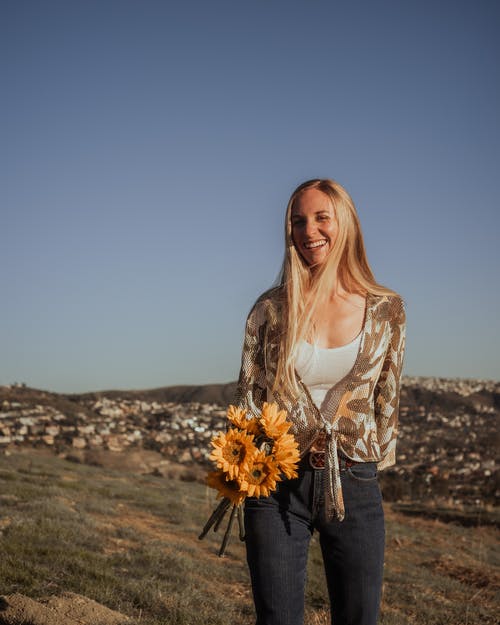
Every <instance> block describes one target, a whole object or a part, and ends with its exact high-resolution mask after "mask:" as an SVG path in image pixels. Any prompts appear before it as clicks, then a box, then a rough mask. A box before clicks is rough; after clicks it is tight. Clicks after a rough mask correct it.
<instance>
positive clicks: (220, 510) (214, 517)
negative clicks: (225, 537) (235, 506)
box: [198, 497, 231, 540]
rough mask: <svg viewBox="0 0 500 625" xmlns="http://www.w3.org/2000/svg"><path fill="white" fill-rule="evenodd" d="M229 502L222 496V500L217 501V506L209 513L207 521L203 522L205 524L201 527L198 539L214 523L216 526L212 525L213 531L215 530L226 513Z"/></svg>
mask: <svg viewBox="0 0 500 625" xmlns="http://www.w3.org/2000/svg"><path fill="white" fill-rule="evenodd" d="M230 503H231V502H230V501H229V499H228V498H227V497H224V498H223V499H222V501H221V502H220V503H219V505H218V506H217V508H216V509H215V510H214V511H213V512H212V514H211V515H210V518H209V519H208V521H207V522H206V523H205V526H204V527H203V530H202V532H201V534H200V535H199V536H198V538H199V540H202V539H203V538H205V536H206V535H207V534H208V532H209V530H210V528H211V527H212V525H214V523H216V524H217V525H216V527H214V532H216V531H217V528H218V527H219V525H220V522H221V521H222V517H223V516H224V515H225V514H226V511H227V509H228V508H229V504H230Z"/></svg>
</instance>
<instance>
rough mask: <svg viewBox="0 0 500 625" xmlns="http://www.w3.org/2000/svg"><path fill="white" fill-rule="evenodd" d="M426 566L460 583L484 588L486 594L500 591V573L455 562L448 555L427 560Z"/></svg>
mask: <svg viewBox="0 0 500 625" xmlns="http://www.w3.org/2000/svg"><path fill="white" fill-rule="evenodd" d="M427 566H429V568H432V569H433V570H435V571H439V572H440V573H443V574H445V575H448V577H452V578H453V579H456V580H458V581H459V582H461V583H462V584H467V585H468V586H473V587H474V588H478V589H481V590H484V591H485V593H486V594H494V593H496V592H499V591H500V574H498V573H496V572H495V571H492V570H489V569H488V570H486V569H479V568H473V567H469V566H463V565H462V564H458V563H457V562H455V560H454V558H452V557H450V556H441V557H440V558H437V559H436V560H432V561H431V562H428V563H427Z"/></svg>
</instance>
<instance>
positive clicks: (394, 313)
mask: <svg viewBox="0 0 500 625" xmlns="http://www.w3.org/2000/svg"><path fill="white" fill-rule="evenodd" d="M369 297H370V298H371V299H372V302H373V307H374V309H375V311H376V313H377V316H378V317H379V318H385V319H387V320H388V321H390V322H391V323H404V322H405V320H406V312H405V302H404V299H403V298H402V297H401V295H399V294H398V293H396V292H395V291H390V292H388V293H384V294H374V293H370V295H369Z"/></svg>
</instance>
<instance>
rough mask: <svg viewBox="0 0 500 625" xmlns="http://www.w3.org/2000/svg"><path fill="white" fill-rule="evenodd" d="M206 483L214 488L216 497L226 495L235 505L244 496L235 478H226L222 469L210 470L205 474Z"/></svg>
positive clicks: (241, 500) (239, 502) (237, 504)
mask: <svg viewBox="0 0 500 625" xmlns="http://www.w3.org/2000/svg"><path fill="white" fill-rule="evenodd" d="M206 481H207V485H208V486H210V488H215V490H216V491H218V492H217V498H220V497H227V499H229V501H230V502H231V503H232V504H234V505H235V506H239V505H240V504H241V503H242V502H243V500H244V499H245V497H246V493H244V492H242V491H241V490H240V486H239V484H238V482H237V481H236V480H227V479H226V474H225V473H224V472H223V471H210V473H209V474H208V475H207V480H206Z"/></svg>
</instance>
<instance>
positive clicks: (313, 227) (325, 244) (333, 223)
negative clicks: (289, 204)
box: [291, 189, 339, 267]
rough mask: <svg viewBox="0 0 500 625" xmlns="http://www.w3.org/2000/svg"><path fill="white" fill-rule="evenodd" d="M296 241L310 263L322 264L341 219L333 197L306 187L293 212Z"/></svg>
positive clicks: (308, 263) (293, 229)
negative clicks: (336, 211)
mask: <svg viewBox="0 0 500 625" xmlns="http://www.w3.org/2000/svg"><path fill="white" fill-rule="evenodd" d="M291 224H292V239H293V243H294V245H295V247H296V249H297V251H298V252H299V254H300V255H301V256H302V258H303V259H304V262H305V263H307V265H309V266H310V267H315V266H318V265H321V264H323V263H324V262H325V260H326V259H327V257H328V254H329V253H330V252H331V250H332V248H333V245H334V243H335V239H336V238H337V234H338V230H339V227H338V222H337V218H336V217H335V211H334V209H333V205H332V202H331V200H330V198H329V197H328V196H327V195H325V193H322V192H321V191H318V189H306V190H305V191H304V192H303V193H301V194H300V196H299V197H298V198H297V200H296V201H295V205H294V207H293V209H292V214H291Z"/></svg>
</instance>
